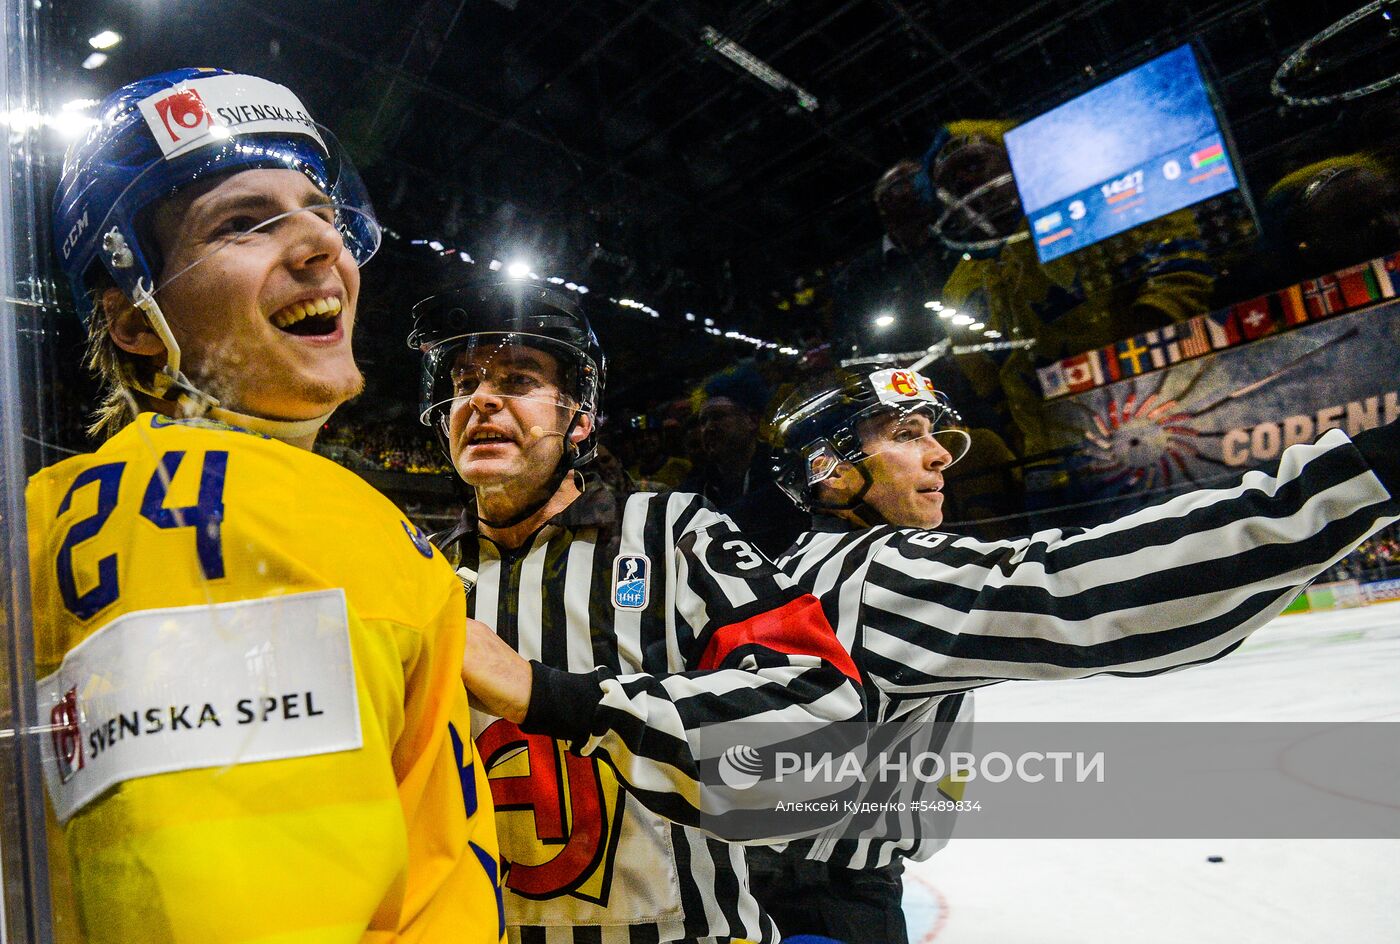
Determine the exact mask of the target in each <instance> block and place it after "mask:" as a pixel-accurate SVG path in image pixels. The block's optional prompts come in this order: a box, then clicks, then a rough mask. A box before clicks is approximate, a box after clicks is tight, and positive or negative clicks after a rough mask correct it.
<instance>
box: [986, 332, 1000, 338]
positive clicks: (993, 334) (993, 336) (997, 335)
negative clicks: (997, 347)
mask: <svg viewBox="0 0 1400 944" xmlns="http://www.w3.org/2000/svg"><path fill="white" fill-rule="evenodd" d="M986 334H987V337H989V338H999V337H1001V332H1000V331H988V332H986Z"/></svg>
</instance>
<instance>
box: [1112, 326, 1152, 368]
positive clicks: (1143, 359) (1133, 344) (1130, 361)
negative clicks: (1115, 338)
mask: <svg viewBox="0 0 1400 944" xmlns="http://www.w3.org/2000/svg"><path fill="white" fill-rule="evenodd" d="M1144 341H1145V336H1144V335H1141V334H1139V335H1137V336H1136V337H1131V338H1128V339H1127V340H1125V341H1119V342H1118V343H1117V344H1115V345H1114V354H1115V355H1116V356H1117V358H1118V365H1119V367H1121V368H1122V370H1123V376H1124V377H1136V376H1137V375H1138V374H1141V373H1143V372H1144V371H1148V370H1151V369H1152V368H1151V367H1149V366H1147V364H1148V363H1150V359H1149V358H1148V354H1149V352H1150V351H1151V350H1152V347H1151V345H1149V344H1145V343H1143V342H1144ZM1159 366H1160V365H1159Z"/></svg>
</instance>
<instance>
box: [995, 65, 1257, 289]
mask: <svg viewBox="0 0 1400 944" xmlns="http://www.w3.org/2000/svg"><path fill="white" fill-rule="evenodd" d="M1006 149H1007V152H1008V154H1009V155H1010V157H1011V171H1012V175H1013V176H1014V177H1015V180H1016V189H1017V192H1018V193H1019V194H1020V197H1021V206H1022V208H1023V209H1024V210H1025V214H1026V218H1027V220H1028V222H1029V225H1030V233H1031V239H1032V240H1034V242H1035V248H1036V253H1037V254H1038V255H1039V256H1040V260H1041V262H1049V261H1051V260H1052V259H1057V258H1059V257H1060V256H1064V255H1067V254H1069V253H1071V252H1074V251H1075V250H1077V249H1083V248H1084V247H1085V246H1089V245H1092V244H1094V243H1096V242H1098V241H1100V240H1102V239H1107V238H1108V237H1110V236H1114V235H1116V234H1118V233H1121V232H1124V231H1125V230H1129V229H1132V228H1133V227H1135V226H1139V225H1141V224H1143V223H1146V222H1148V221H1149V220H1154V219H1157V218H1158V217H1161V216H1165V215H1166V214H1168V213H1172V212H1175V211H1176V210H1179V209H1181V208H1183V207H1187V206H1191V205H1192V204H1195V203H1200V202H1201V201H1203V200H1207V199H1210V198H1211V197H1216V196H1219V195H1220V194H1223V193H1227V192H1229V191H1231V190H1235V189H1236V188H1238V187H1239V185H1240V184H1239V178H1238V175H1237V174H1236V171H1235V168H1234V164H1233V162H1232V161H1231V158H1230V154H1229V151H1228V147H1227V142H1226V138H1225V134H1224V131H1223V129H1222V127H1221V122H1220V118H1219V116H1218V115H1217V113H1216V110H1215V107H1214V105H1213V103H1212V99H1211V96H1210V93H1209V91H1208V89H1207V86H1206V82H1205V78H1204V76H1203V75H1202V74H1201V68H1200V63H1199V62H1197V60H1196V54H1195V52H1194V50H1192V48H1191V47H1190V46H1181V47H1179V48H1177V49H1174V50H1172V51H1171V52H1168V53H1166V54H1164V55H1161V56H1158V57H1157V58H1156V59H1153V60H1151V61H1150V62H1146V63H1143V64H1142V65H1140V66H1138V67H1137V68H1136V69H1133V70H1132V71H1131V72H1128V73H1126V74H1124V75H1121V76H1119V77H1118V78H1116V79H1113V80H1112V81H1109V82H1105V83H1104V84H1103V85H1100V86H1099V87H1097V88H1095V89H1093V90H1091V91H1089V92H1085V93H1084V94H1083V95H1080V96H1079V97H1078V98H1074V99H1071V100H1070V101H1068V102H1066V103H1065V104H1063V105H1060V106H1059V107H1058V108H1055V109H1052V110H1051V111H1048V112H1046V113H1045V114H1043V115H1040V116H1039V117H1036V118H1032V119H1031V120H1030V121H1027V122H1025V123H1024V124H1021V125H1019V126H1017V127H1015V128H1013V129H1011V130H1010V131H1008V132H1007V133H1006Z"/></svg>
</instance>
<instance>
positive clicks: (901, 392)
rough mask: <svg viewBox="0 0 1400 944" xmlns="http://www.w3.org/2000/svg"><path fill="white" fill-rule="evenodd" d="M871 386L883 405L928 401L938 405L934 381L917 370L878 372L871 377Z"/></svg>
mask: <svg viewBox="0 0 1400 944" xmlns="http://www.w3.org/2000/svg"><path fill="white" fill-rule="evenodd" d="M870 385H871V386H872V387H874V388H875V395H876V396H877V397H879V398H880V402H881V403H900V402H903V401H906V400H926V401H928V402H929V403H938V397H937V395H936V391H935V390H934V386H933V381H932V380H929V379H928V378H927V377H925V376H924V375H923V374H921V373H919V372H918V371H916V370H904V369H901V368H892V369H887V370H877V371H875V372H874V373H872V374H871V375H870Z"/></svg>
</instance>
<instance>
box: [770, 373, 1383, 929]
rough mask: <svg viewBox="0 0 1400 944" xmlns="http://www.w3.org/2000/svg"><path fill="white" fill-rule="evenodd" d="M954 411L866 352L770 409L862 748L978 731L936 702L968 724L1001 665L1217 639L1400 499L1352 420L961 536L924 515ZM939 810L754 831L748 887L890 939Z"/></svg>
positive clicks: (1119, 670) (1169, 656) (1180, 649)
mask: <svg viewBox="0 0 1400 944" xmlns="http://www.w3.org/2000/svg"><path fill="white" fill-rule="evenodd" d="M957 422H958V420H957V417H956V414H955V413H954V412H953V411H952V408H951V407H950V405H949V404H948V402H947V400H946V399H945V398H944V397H943V395H942V394H941V393H938V392H936V391H935V389H934V386H933V384H932V383H931V382H930V381H929V380H928V379H927V378H926V377H924V376H923V375H921V374H918V373H916V372H914V371H908V370H898V369H873V368H867V369H866V371H856V370H853V371H838V372H834V373H832V374H830V375H828V376H825V377H823V378H820V379H818V380H815V381H813V382H811V383H810V384H808V385H806V386H805V387H803V388H801V389H799V390H797V391H795V392H794V393H793V394H792V395H791V396H790V397H789V398H788V399H787V400H786V401H785V402H784V403H783V404H782V405H781V406H780V407H779V408H778V410H777V411H776V413H775V415H774V417H773V418H772V421H771V428H772V429H773V435H774V438H775V440H776V442H775V446H776V447H777V449H778V452H777V455H778V458H777V462H778V469H777V472H778V477H779V483H780V485H781V486H782V487H783V489H784V491H785V492H787V494H788V495H789V496H790V497H792V498H793V499H794V500H795V501H796V502H797V503H798V505H799V506H801V507H802V508H804V509H805V510H807V511H810V512H812V514H813V519H812V529H811V530H810V531H809V532H808V533H806V534H804V535H803V536H802V537H800V538H799V539H798V540H797V542H796V543H795V544H794V545H793V546H792V547H791V548H790V549H789V550H788V552H787V553H786V554H785V555H784V556H782V557H780V558H779V560H778V566H779V567H780V568H781V569H782V570H783V571H784V572H785V573H787V574H788V575H790V576H791V577H793V578H794V579H795V580H796V581H797V583H798V584H799V585H800V586H801V587H803V588H804V589H806V590H809V591H811V592H812V593H813V594H815V595H816V596H817V597H818V599H820V600H821V603H822V607H823V608H824V609H825V611H826V614H827V618H828V619H829V620H830V621H831V623H832V625H833V626H835V627H836V630H837V635H838V637H839V638H840V640H841V642H842V644H843V645H845V646H846V647H847V648H848V649H849V650H850V652H851V654H852V656H853V658H854V660H855V663H856V665H857V666H858V667H859V669H860V671H861V673H862V675H863V676H864V678H865V683H866V685H867V691H868V694H867V699H866V708H867V715H868V719H869V720H870V721H872V722H874V723H875V724H876V728H875V735H874V737H873V738H872V742H871V743H872V746H874V745H876V744H877V740H876V739H878V743H879V744H881V745H883V746H885V747H888V746H890V744H889V742H891V741H892V740H895V739H896V738H897V737H900V736H905V735H908V736H912V737H917V738H921V739H924V740H923V741H921V742H916V743H914V745H913V748H914V750H915V751H926V750H930V749H942V750H944V751H945V752H946V751H947V750H949V749H953V750H964V749H966V743H963V742H961V741H960V742H959V743H954V744H949V743H939V739H940V738H945V739H966V738H969V737H970V731H969V729H970V724H955V725H947V724H931V723H929V722H944V721H946V722H951V721H960V722H970V721H971V716H972V704H971V703H972V690H973V689H976V688H980V687H982V686H985V685H991V684H994V683H996V682H998V681H1002V680H1006V679H1061V678H1063V679H1068V678H1080V677H1084V676H1089V675H1095V674H1100V673H1113V674H1118V675H1129V676H1146V675H1154V674H1158V673H1161V672H1165V671H1168V670H1171V669H1174V668H1180V667H1183V666H1189V665H1196V664H1200V663H1203V662H1208V661H1211V660H1213V659H1216V658H1219V657H1220V656H1223V655H1225V654H1226V653H1228V652H1230V651H1231V650H1232V649H1234V648H1235V647H1236V646H1238V645H1239V644H1240V642H1242V641H1243V639H1244V638H1245V637H1246V636H1247V635H1249V633H1251V632H1252V631H1254V630H1255V629H1258V628H1259V627H1260V626H1262V625H1264V624H1265V623H1267V622H1268V621H1269V620H1270V619H1272V618H1273V617H1274V616H1276V615H1278V614H1279V613H1280V612H1281V611H1282V610H1283V609H1284V608H1285V607H1286V606H1287V605H1288V604H1289V602H1291V601H1292V599H1293V598H1294V597H1295V596H1296V595H1297V594H1298V592H1299V591H1300V590H1301V589H1302V588H1303V587H1305V586H1306V585H1307V584H1308V583H1309V582H1310V581H1311V580H1313V579H1314V578H1315V577H1317V576H1318V575H1319V574H1321V573H1322V572H1323V571H1324V570H1326V569H1327V568H1328V567H1329V566H1331V564H1333V563H1334V562H1335V561H1337V560H1338V559H1339V558H1341V557H1342V556H1343V555H1345V554H1346V553H1348V552H1349V551H1350V550H1351V549H1352V548H1354V547H1355V546H1356V545H1357V544H1358V543H1360V542H1361V541H1362V540H1363V539H1364V538H1366V537H1367V536H1368V535H1369V534H1371V533H1372V532H1374V531H1376V530H1377V529H1379V528H1381V527H1383V526H1385V525H1387V524H1389V523H1391V522H1393V521H1395V520H1396V519H1397V517H1400V503H1397V501H1396V499H1395V497H1393V496H1395V495H1396V494H1397V493H1398V492H1397V489H1398V488H1400V430H1398V429H1397V427H1396V425H1395V424H1394V423H1392V424H1389V425H1387V426H1383V427H1381V428H1379V429H1373V430H1369V431H1367V432H1363V433H1361V434H1359V435H1357V436H1356V437H1355V439H1351V440H1349V439H1348V438H1347V437H1346V436H1345V435H1344V434H1343V433H1342V432H1341V431H1339V430H1333V431H1331V432H1328V433H1327V434H1326V435H1325V436H1323V437H1322V438H1321V439H1319V440H1318V442H1317V443H1316V444H1315V445H1298V446H1293V447H1292V448H1290V449H1288V450H1287V451H1286V452H1285V453H1284V455H1283V458H1282V459H1281V460H1280V462H1279V466H1278V469H1277V471H1276V472H1274V473H1273V474H1265V473H1263V472H1250V473H1248V474H1246V475H1245V476H1243V478H1242V479H1241V480H1240V481H1238V482H1237V483H1235V484H1232V485H1231V486H1229V487H1226V488H1213V489H1203V490H1200V491H1197V492H1194V493H1191V494H1186V495H1181V496H1179V497H1176V498H1174V499H1172V500H1170V501H1167V502H1164V503H1162V504H1159V505H1156V506H1154V507H1150V508H1146V509H1143V510H1141V511H1138V512H1135V513H1133V514H1130V515H1127V516H1125V517H1123V518H1121V519H1119V520H1117V521H1113V522H1110V523H1108V524H1104V525H1100V526H1098V527H1095V528H1089V529H1051V530H1046V531H1041V532H1038V533H1036V534H1034V535H1032V536H1031V537H1029V538H1022V539H1018V540H1011V541H979V540H976V539H973V538H967V537H957V536H955V535H951V534H945V533H942V532H939V531H937V530H935V529H937V528H938V526H939V525H940V524H941V523H942V519H943V511H942V507H943V495H942V488H943V473H944V471H945V470H946V469H947V468H948V466H950V465H952V464H953V463H954V462H955V461H956V460H957V459H958V458H960V457H961V456H962V455H963V453H964V452H965V451H966V449H967V445H968V440H967V435H966V433H964V432H962V431H961V430H959V429H957V428H956V423H957ZM872 689H873V693H870V692H871V690H872ZM896 732H899V733H896ZM932 786H934V785H926V784H923V783H920V782H917V781H915V782H913V783H910V784H906V785H903V787H902V789H903V790H904V791H906V792H910V791H912V792H914V793H922V792H923V791H925V790H927V789H930V788H931V787H932ZM942 786H945V787H946V785H942ZM899 799H904V800H909V799H911V797H910V796H905V795H901V797H899ZM929 799H935V798H932V797H930V798H929ZM944 805H945V806H946V804H944ZM951 825H952V823H951V815H949V816H947V817H945V818H944V819H943V820H942V821H932V822H930V821H927V820H925V821H922V822H919V821H913V820H911V819H910V818H909V817H908V816H907V815H906V816H894V815H891V816H889V817H886V818H879V817H874V818H868V819H865V820H861V821H852V822H847V823H845V824H841V825H839V826H837V827H835V828H833V829H831V830H829V831H828V832H827V833H826V834H823V835H820V836H818V837H816V838H815V839H806V840H800V841H798V842H794V843H792V844H790V845H789V846H788V848H787V849H786V851H784V852H781V853H776V852H773V851H772V850H766V849H765V850H757V849H756V850H752V851H751V855H750V868H751V870H752V873H753V876H754V889H755V892H756V894H757V895H758V897H759V900H760V901H761V902H763V903H764V904H765V905H766V906H768V908H769V910H770V911H771V912H772V914H773V915H774V917H775V918H776V919H777V921H778V924H779V926H780V927H782V928H783V930H784V931H785V932H786V933H788V934H798V933H809V934H825V935H829V936H831V937H833V938H836V939H838V940H841V941H846V942H848V944H864V942H871V944H875V942H879V944H899V942H904V941H907V938H908V935H907V931H906V929H905V925H904V917H903V913H902V911H901V908H900V895H901V884H900V873H901V871H902V860H903V859H905V858H912V859H915V860H918V859H924V858H927V857H928V856H930V855H932V854H933V853H934V852H936V851H937V850H938V849H940V848H941V847H942V846H943V845H944V844H946V843H947V840H948V835H949V830H950V828H951Z"/></svg>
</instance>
